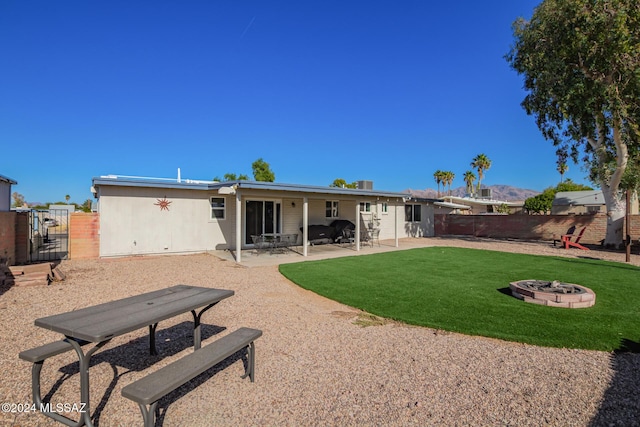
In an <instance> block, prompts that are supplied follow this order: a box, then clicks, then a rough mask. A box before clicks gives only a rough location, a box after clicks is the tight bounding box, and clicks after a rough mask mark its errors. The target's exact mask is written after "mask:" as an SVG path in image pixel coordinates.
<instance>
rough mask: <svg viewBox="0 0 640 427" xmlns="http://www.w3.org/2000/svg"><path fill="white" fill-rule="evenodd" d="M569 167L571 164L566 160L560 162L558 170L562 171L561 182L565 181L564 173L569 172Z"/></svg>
mask: <svg viewBox="0 0 640 427" xmlns="http://www.w3.org/2000/svg"><path fill="white" fill-rule="evenodd" d="M567 169H569V166H567V163H566V162H559V163H558V167H557V169H556V170H557V171H558V172H559V173H560V182H564V174H565V173H567Z"/></svg>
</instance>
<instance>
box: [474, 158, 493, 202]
mask: <svg viewBox="0 0 640 427" xmlns="http://www.w3.org/2000/svg"><path fill="white" fill-rule="evenodd" d="M471 167H472V168H476V170H477V171H478V187H477V192H478V193H480V185H481V182H482V178H483V177H484V171H486V170H487V169H489V168H490V167H491V160H489V158H488V157H487V156H486V154H482V153H481V154H478V155H477V156H475V157H474V158H473V161H472V162H471Z"/></svg>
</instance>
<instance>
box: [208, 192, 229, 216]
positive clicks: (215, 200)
mask: <svg viewBox="0 0 640 427" xmlns="http://www.w3.org/2000/svg"><path fill="white" fill-rule="evenodd" d="M225 212H226V210H225V199H224V197H212V198H211V219H225V217H226V215H225Z"/></svg>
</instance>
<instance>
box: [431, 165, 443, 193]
mask: <svg viewBox="0 0 640 427" xmlns="http://www.w3.org/2000/svg"><path fill="white" fill-rule="evenodd" d="M443 177H444V176H443V172H442V171H441V170H440V169H438V170H437V171H435V172H434V173H433V178H434V179H435V180H436V183H437V184H438V195H437V197H440V183H441V182H442V178H443Z"/></svg>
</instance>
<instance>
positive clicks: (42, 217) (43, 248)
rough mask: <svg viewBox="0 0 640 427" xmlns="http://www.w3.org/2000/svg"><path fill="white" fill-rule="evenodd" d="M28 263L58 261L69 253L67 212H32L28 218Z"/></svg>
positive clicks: (64, 210)
mask: <svg viewBox="0 0 640 427" xmlns="http://www.w3.org/2000/svg"><path fill="white" fill-rule="evenodd" d="M29 225H30V227H29V230H30V231H29V262H32V263H33V262H41V261H59V260H61V259H65V258H66V257H67V254H68V253H69V211H68V210H66V209H50V210H46V211H36V210H32V211H31V215H30V216H29Z"/></svg>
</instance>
